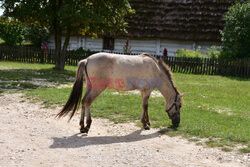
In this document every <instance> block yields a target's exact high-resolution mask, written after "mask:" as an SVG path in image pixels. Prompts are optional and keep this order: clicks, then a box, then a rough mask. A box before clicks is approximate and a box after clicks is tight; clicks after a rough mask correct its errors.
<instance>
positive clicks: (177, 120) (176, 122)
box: [171, 114, 180, 127]
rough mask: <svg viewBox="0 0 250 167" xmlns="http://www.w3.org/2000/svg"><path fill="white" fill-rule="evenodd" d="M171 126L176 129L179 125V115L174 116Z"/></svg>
mask: <svg viewBox="0 0 250 167" xmlns="http://www.w3.org/2000/svg"><path fill="white" fill-rule="evenodd" d="M171 120H172V124H173V125H174V126H175V127H178V126H179V124H180V114H175V115H174V116H173V117H172V118H171Z"/></svg>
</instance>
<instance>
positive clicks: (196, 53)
mask: <svg viewBox="0 0 250 167" xmlns="http://www.w3.org/2000/svg"><path fill="white" fill-rule="evenodd" d="M220 53H221V51H220V47H218V46H212V47H211V48H209V49H208V52H206V53H201V52H200V47H198V49H197V50H187V49H181V48H179V49H178V50H177V51H176V52H175V57H188V58H218V57H219V55H220Z"/></svg>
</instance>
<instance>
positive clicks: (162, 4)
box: [120, 0, 232, 41]
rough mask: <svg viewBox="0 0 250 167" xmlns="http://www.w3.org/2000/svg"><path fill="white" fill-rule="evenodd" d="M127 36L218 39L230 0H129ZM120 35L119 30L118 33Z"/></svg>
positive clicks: (197, 39) (196, 39) (200, 39)
mask: <svg viewBox="0 0 250 167" xmlns="http://www.w3.org/2000/svg"><path fill="white" fill-rule="evenodd" d="M130 4H131V6H132V8H133V9H135V10H136V14H134V15H132V16H129V17H128V18H127V21H128V23H129V28H128V32H129V33H128V34H126V35H125V34H123V35H122V36H124V35H125V36H127V37H130V38H162V39H175V40H194V41H219V39H220V33H219V30H221V29H223V26H224V21H223V15H224V13H225V12H226V11H227V9H228V7H229V6H230V5H231V4H232V1H230V0H130ZM120 35H121V34H120Z"/></svg>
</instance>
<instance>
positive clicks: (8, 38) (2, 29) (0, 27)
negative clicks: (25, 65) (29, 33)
mask: <svg viewBox="0 0 250 167" xmlns="http://www.w3.org/2000/svg"><path fill="white" fill-rule="evenodd" d="M24 31H25V28H24V27H23V26H22V25H21V24H20V23H19V22H18V21H17V20H14V19H8V18H0V38H1V39H3V40H4V41H5V44H6V45H9V46H14V45H17V44H19V45H20V44H21V43H22V41H23V39H24Z"/></svg>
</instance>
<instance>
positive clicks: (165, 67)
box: [141, 53, 180, 94]
mask: <svg viewBox="0 0 250 167" xmlns="http://www.w3.org/2000/svg"><path fill="white" fill-rule="evenodd" d="M141 55H143V56H147V57H150V58H151V59H153V60H154V61H155V63H156V64H158V65H159V67H160V68H161V69H162V70H163V71H164V73H165V74H166V75H167V77H168V79H169V81H170V83H171V85H172V86H173V88H174V89H175V91H176V92H177V93H178V94H180V92H179V91H178V90H177V88H176V86H175V83H174V79H173V74H172V72H171V70H170V68H169V66H168V65H167V64H166V63H165V62H164V61H163V60H162V59H159V60H158V59H156V58H155V57H154V56H152V55H151V54H149V53H141Z"/></svg>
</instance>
